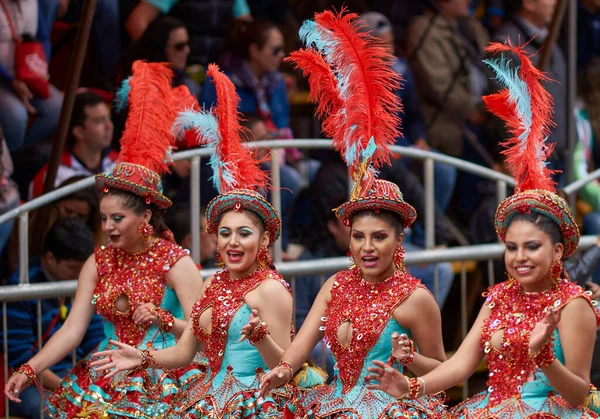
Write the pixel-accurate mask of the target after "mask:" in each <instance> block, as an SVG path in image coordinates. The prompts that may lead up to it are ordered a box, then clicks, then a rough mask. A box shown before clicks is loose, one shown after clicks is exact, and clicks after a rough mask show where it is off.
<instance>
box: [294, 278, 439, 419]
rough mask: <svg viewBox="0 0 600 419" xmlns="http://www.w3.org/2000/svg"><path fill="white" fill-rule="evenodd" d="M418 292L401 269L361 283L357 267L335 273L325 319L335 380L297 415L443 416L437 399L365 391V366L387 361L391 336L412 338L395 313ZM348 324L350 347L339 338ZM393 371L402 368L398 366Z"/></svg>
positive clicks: (313, 394) (416, 284) (413, 280)
mask: <svg viewBox="0 0 600 419" xmlns="http://www.w3.org/2000/svg"><path fill="white" fill-rule="evenodd" d="M417 288H425V287H424V285H423V284H422V283H421V282H420V281H419V280H418V279H416V278H414V277H412V276H410V275H409V274H408V273H407V272H404V271H399V270H397V271H396V272H395V273H394V275H393V276H392V277H390V278H388V279H386V280H385V281H382V282H379V283H369V282H366V281H365V280H364V279H362V276H361V272H360V269H358V268H357V267H354V268H351V269H349V270H346V271H341V272H339V273H337V275H336V278H335V282H334V284H333V287H332V289H331V301H330V302H329V304H328V307H327V316H326V318H323V319H322V320H323V326H322V328H323V330H324V331H325V339H324V341H325V343H326V345H327V347H329V348H331V352H332V353H333V355H334V358H335V361H336V365H335V367H334V370H335V372H336V375H335V381H334V382H333V383H332V384H331V385H328V386H322V387H320V388H318V389H317V390H315V391H314V392H309V393H308V394H307V395H306V396H305V397H304V399H303V400H302V402H301V403H300V405H299V406H297V408H296V411H297V412H298V415H299V416H301V417H306V418H313V417H314V418H363V419H367V418H411V419H412V418H442V417H443V413H444V409H443V406H442V404H441V403H440V401H439V400H437V399H436V398H433V397H422V398H420V399H416V400H406V401H397V400H395V399H394V398H393V397H391V396H389V395H387V394H386V393H383V392H380V391H372V390H368V389H367V388H366V383H365V381H364V379H365V377H366V375H367V367H369V366H370V365H371V364H372V361H373V360H380V361H383V362H386V361H388V359H389V356H390V353H391V350H392V341H391V334H392V333H393V332H394V331H395V332H398V333H407V334H410V331H409V330H408V329H406V328H404V327H402V326H401V325H400V324H398V322H397V321H396V320H394V318H393V317H392V313H393V312H394V310H395V309H396V307H398V306H399V305H400V304H402V302H403V301H404V300H405V299H406V298H408V297H409V296H410V295H411V294H412V293H413V292H414V291H415V290H416V289H417ZM346 322H348V323H349V326H350V327H351V328H352V338H351V341H350V342H349V343H347V344H344V343H343V342H340V340H339V339H338V335H337V334H338V330H339V328H340V326H342V325H343V324H344V323H346ZM394 367H397V368H401V366H400V365H396V363H394Z"/></svg>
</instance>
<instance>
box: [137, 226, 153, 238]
mask: <svg viewBox="0 0 600 419" xmlns="http://www.w3.org/2000/svg"><path fill="white" fill-rule="evenodd" d="M138 233H140V237H141V238H142V239H143V240H145V241H150V238H151V237H152V236H153V235H154V227H152V226H151V225H150V224H148V222H144V223H143V224H140V226H139V227H138Z"/></svg>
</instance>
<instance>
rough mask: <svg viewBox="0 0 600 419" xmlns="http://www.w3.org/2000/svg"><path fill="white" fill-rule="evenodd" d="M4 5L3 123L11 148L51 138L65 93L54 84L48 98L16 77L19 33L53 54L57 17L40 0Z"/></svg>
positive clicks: (0, 16) (0, 22)
mask: <svg viewBox="0 0 600 419" xmlns="http://www.w3.org/2000/svg"><path fill="white" fill-rule="evenodd" d="M0 5H1V6H3V7H0V126H1V127H2V130H3V131H4V136H5V138H6V143H7V145H8V148H9V150H11V151H13V150H17V149H18V148H20V147H21V146H23V145H25V144H31V143H34V142H37V141H42V140H47V139H48V138H49V137H50V136H51V135H52V133H53V132H54V130H55V129H56V126H57V123H58V117H59V114H60V109H61V107H62V100H63V96H62V93H60V92H59V91H58V89H56V88H55V87H54V86H52V85H50V95H49V97H48V98H47V99H44V98H42V97H39V96H36V95H34V94H33V93H32V92H31V90H30V88H29V87H28V86H27V85H26V84H25V83H24V82H23V81H21V80H18V79H16V78H15V42H14V40H13V35H12V31H11V24H12V25H13V27H14V29H15V33H16V34H17V35H18V36H20V37H22V36H26V35H27V36H30V37H32V38H36V39H38V40H39V41H40V42H42V44H44V46H45V50H46V51H45V53H46V57H47V59H49V57H50V28H51V27H52V22H54V17H55V16H52V15H51V14H48V11H47V10H45V9H44V8H43V7H39V4H38V0H18V1H17V0H1V4H0Z"/></svg>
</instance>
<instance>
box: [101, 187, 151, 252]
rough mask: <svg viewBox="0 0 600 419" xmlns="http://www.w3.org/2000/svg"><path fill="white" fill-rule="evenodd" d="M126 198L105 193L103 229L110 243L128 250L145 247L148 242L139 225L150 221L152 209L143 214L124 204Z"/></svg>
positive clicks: (135, 250) (134, 250) (102, 218)
mask: <svg viewBox="0 0 600 419" xmlns="http://www.w3.org/2000/svg"><path fill="white" fill-rule="evenodd" d="M123 200H124V198H123V197H121V196H119V195H111V194H107V195H104V196H103V198H102V201H100V218H101V220H102V230H103V231H104V232H105V233H106V235H107V236H108V239H109V241H110V243H111V244H112V245H113V246H114V247H116V248H118V249H123V250H125V251H128V252H138V251H141V250H143V249H144V247H145V245H146V242H145V240H143V239H142V238H141V237H140V233H139V227H140V226H141V225H142V224H144V223H147V222H150V218H151V217H152V211H150V210H149V209H146V210H145V211H143V212H142V213H141V214H136V212H135V211H134V210H133V209H131V208H126V207H125V206H124V205H123Z"/></svg>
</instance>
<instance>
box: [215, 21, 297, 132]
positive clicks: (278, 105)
mask: <svg viewBox="0 0 600 419" xmlns="http://www.w3.org/2000/svg"><path fill="white" fill-rule="evenodd" d="M229 46H230V48H232V49H231V50H230V51H228V53H227V54H226V55H225V56H224V57H223V59H222V60H221V68H222V70H223V71H224V72H225V73H226V74H227V75H228V76H229V78H230V79H231V81H232V82H233V84H234V85H235V87H236V91H237V93H238V95H239V96H240V99H241V100H240V103H239V106H238V109H239V111H240V112H243V113H253V114H258V115H260V117H261V119H262V120H263V121H265V123H266V124H267V128H268V129H269V132H270V136H271V137H272V138H291V132H290V130H289V126H290V104H289V102H288V98H287V90H286V86H285V81H284V79H283V76H282V75H281V73H280V72H279V66H280V65H281V61H282V60H283V57H284V56H285V51H284V50H283V47H284V46H283V35H282V34H281V31H280V30H279V29H278V28H277V26H276V25H275V24H274V23H273V22H270V21H268V20H255V21H252V22H250V23H246V22H239V23H237V24H235V25H233V28H232V31H231V36H230V41H229ZM216 97H217V96H216V91H215V86H214V84H213V83H212V82H211V81H210V80H207V81H206V83H205V85H204V91H203V101H204V105H205V106H207V107H209V106H211V105H212V104H214V103H215V102H216ZM280 130H285V131H287V132H281V131H280Z"/></svg>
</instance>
